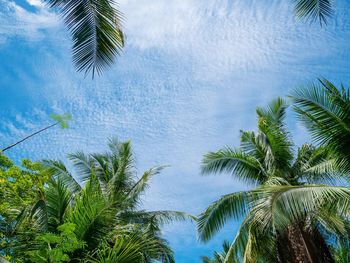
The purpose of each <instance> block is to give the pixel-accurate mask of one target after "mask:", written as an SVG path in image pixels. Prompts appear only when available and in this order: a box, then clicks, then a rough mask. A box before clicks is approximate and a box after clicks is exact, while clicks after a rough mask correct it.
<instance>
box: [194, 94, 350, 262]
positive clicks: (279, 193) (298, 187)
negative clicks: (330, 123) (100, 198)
mask: <svg viewBox="0 0 350 263" xmlns="http://www.w3.org/2000/svg"><path fill="white" fill-rule="evenodd" d="M286 109H287V104H286V102H285V101H284V100H283V99H281V98H278V99H275V100H273V101H272V102H271V103H270V104H269V105H268V107H266V108H257V110H256V112H257V116H258V129H257V131H241V136H240V137H241V143H240V146H239V147H237V148H230V147H226V148H223V149H221V150H219V151H216V152H210V153H208V154H206V155H205V156H204V158H203V164H202V172H203V174H208V173H222V172H228V173H231V174H232V175H233V176H234V177H235V178H236V179H239V180H243V181H244V182H247V183H250V184H251V185H252V186H257V187H256V188H255V189H253V190H250V191H242V192H235V193H231V194H227V195H224V196H222V197H221V198H220V199H219V200H218V201H216V202H214V203H213V204H211V205H210V206H209V207H208V208H207V209H206V210H205V211H204V212H203V213H202V214H200V215H199V219H198V224H197V226H198V234H199V238H200V239H201V240H202V241H208V240H209V239H211V238H212V237H213V236H214V235H215V234H216V233H217V232H218V230H220V229H221V228H222V227H223V226H224V225H225V224H226V222H227V221H228V220H229V219H236V220H242V219H243V222H242V224H241V226H240V229H239V230H238V233H237V235H236V237H235V238H234V240H233V242H232V243H231V245H230V249H229V251H228V252H227V254H226V257H225V260H224V262H237V261H238V262H242V261H243V262H272V261H279V262H299V261H300V260H301V261H303V262H333V259H332V255H331V254H330V250H329V247H328V245H327V242H326V240H325V238H323V236H324V235H325V234H329V235H332V233H337V234H339V235H342V234H344V233H345V232H346V231H345V229H346V225H347V223H346V221H345V220H344V214H345V213H346V211H348V208H349V207H348V206H349V204H348V201H349V200H350V199H349V198H350V189H348V188H345V187H336V186H333V185H325V184H324V183H329V184H332V182H334V180H335V175H336V173H335V171H336V165H335V164H336V161H335V158H334V157H333V155H332V154H331V153H330V152H329V151H328V150H327V149H326V148H323V147H315V146H312V145H310V144H304V145H302V146H301V147H299V149H298V150H297V153H296V155H294V145H293V143H292V141H291V138H290V137H291V136H290V134H289V133H288V131H287V129H286V125H285V122H284V119H285V115H286ZM320 183H323V184H320ZM300 244H304V245H300ZM320 247H321V248H322V249H319V248H320Z"/></svg>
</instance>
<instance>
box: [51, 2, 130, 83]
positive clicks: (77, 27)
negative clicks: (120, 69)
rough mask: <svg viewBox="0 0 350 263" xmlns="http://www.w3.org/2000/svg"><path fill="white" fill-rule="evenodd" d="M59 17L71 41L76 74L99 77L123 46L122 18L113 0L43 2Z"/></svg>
mask: <svg viewBox="0 0 350 263" xmlns="http://www.w3.org/2000/svg"><path fill="white" fill-rule="evenodd" d="M45 1H46V2H47V3H48V4H49V5H50V6H51V7H54V8H57V9H58V10H59V12H60V13H61V15H62V17H63V19H64V21H65V23H66V25H67V27H68V29H69V31H70V33H71V36H72V39H73V51H72V53H73V62H74V64H75V66H76V68H77V70H78V71H85V72H86V73H89V72H91V73H92V76H94V74H95V73H98V74H101V73H102V71H103V69H104V68H106V67H108V66H111V65H112V63H113V62H114V59H115V56H116V55H118V54H120V52H121V50H122V48H123V46H124V35H123V33H122V30H121V20H122V14H121V13H120V12H119V11H118V10H117V9H116V8H115V6H116V3H115V1H114V0H92V1H88V0H69V1H66V0H45Z"/></svg>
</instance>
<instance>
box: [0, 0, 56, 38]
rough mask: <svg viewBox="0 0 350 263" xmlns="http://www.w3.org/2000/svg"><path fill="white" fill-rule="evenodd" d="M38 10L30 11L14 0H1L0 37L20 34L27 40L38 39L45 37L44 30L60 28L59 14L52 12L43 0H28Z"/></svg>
mask: <svg viewBox="0 0 350 263" xmlns="http://www.w3.org/2000/svg"><path fill="white" fill-rule="evenodd" d="M28 4H30V5H31V6H33V7H34V8H35V9H36V11H28V10H26V9H25V8H23V7H21V6H20V5H18V4H17V3H16V2H14V1H6V0H0V7H1V9H2V12H1V13H0V24H1V25H0V39H1V41H2V42H5V41H6V39H8V38H10V37H13V36H20V37H23V38H25V40H26V41H38V40H42V39H43V38H44V37H45V32H44V30H53V29H58V28H59V26H60V22H59V19H58V16H57V15H56V14H55V13H53V12H51V11H50V10H49V9H48V8H47V7H46V6H45V5H44V3H43V2H42V1H40V0H28ZM9 21H10V23H9Z"/></svg>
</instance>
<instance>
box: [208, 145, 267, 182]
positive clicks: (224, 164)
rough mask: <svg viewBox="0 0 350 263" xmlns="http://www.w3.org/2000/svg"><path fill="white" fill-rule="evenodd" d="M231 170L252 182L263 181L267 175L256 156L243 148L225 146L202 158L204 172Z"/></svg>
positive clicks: (240, 177) (239, 176)
mask: <svg viewBox="0 0 350 263" xmlns="http://www.w3.org/2000/svg"><path fill="white" fill-rule="evenodd" d="M221 172H229V173H232V174H233V175H235V177H237V178H239V179H241V180H243V181H246V182H250V183H256V182H263V181H264V180H265V179H266V175H265V174H264V172H263V169H262V167H261V164H260V163H259V161H258V160H256V159H255V158H254V157H252V156H250V155H248V154H245V153H244V152H242V151H241V150H238V149H231V148H228V147H227V148H225V149H222V150H219V151H217V152H210V153H208V154H206V155H205V156H204V158H203V160H202V173H203V174H207V173H221Z"/></svg>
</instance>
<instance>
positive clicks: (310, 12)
mask: <svg viewBox="0 0 350 263" xmlns="http://www.w3.org/2000/svg"><path fill="white" fill-rule="evenodd" d="M293 2H294V4H295V6H294V11H295V14H296V16H297V17H299V18H305V19H307V20H310V21H317V20H318V21H319V23H320V25H323V24H327V18H328V17H330V16H332V15H333V13H334V10H333V2H334V1H333V0H294V1H293Z"/></svg>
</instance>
